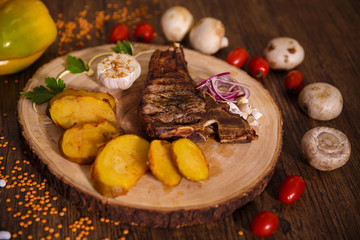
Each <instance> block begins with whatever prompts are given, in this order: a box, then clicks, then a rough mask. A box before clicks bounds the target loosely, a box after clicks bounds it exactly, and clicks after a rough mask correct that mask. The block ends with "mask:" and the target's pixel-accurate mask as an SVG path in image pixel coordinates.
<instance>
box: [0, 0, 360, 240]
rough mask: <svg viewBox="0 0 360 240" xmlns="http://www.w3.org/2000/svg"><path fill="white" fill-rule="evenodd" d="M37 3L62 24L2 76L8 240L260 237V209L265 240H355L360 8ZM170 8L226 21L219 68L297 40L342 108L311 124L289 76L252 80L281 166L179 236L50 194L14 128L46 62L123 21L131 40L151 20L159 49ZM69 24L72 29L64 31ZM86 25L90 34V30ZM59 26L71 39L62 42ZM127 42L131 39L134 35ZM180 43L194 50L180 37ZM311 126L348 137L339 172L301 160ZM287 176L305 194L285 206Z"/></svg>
mask: <svg viewBox="0 0 360 240" xmlns="http://www.w3.org/2000/svg"><path fill="white" fill-rule="evenodd" d="M43 2H44V3H45V4H46V5H47V7H48V8H49V11H50V13H51V15H52V17H53V19H54V20H55V21H57V22H58V23H59V24H58V30H59V35H58V38H57V40H56V42H54V44H52V45H51V46H50V47H49V49H48V50H47V51H46V52H45V54H44V55H43V56H42V57H41V58H40V59H39V60H38V61H36V62H35V63H34V64H33V65H32V66H30V67H29V68H28V69H26V70H24V71H22V72H19V73H17V74H13V75H8V76H0V109H1V110H0V111H1V115H0V144H1V145H0V178H1V179H6V184H7V185H6V187H4V188H0V206H1V207H0V231H1V230H4V231H9V232H11V234H12V236H13V239H46V238H52V239H81V237H86V239H164V240H165V239H258V237H256V236H255V235H253V234H252V232H251V229H250V222H251V220H252V218H253V217H254V216H255V214H256V213H258V212H259V211H262V210H270V211H274V212H276V213H277V214H278V217H279V221H280V224H279V227H278V229H277V231H276V232H275V233H274V234H273V235H272V236H270V237H268V239H357V238H358V236H360V224H359V223H360V202H359V199H360V180H359V177H358V176H359V172H360V162H359V159H360V152H359V148H358V147H357V145H356V144H357V142H358V141H359V140H358V138H359V136H360V134H359V133H360V124H359V119H360V110H359V109H360V97H359V94H358V91H359V90H358V89H359V87H360V79H359V74H360V71H359V68H358V63H359V62H360V55H359V53H360V45H359V40H358V39H360V33H359V31H358V29H359V27H358V26H359V24H360V2H359V1H353V0H333V1H329V2H324V1H310V0H294V1H282V0H273V1H259V0H255V1H245V0H240V1H237V0H236V1H235V0H227V1H218V0H210V1H205V0H199V1H190V0H185V1H165V0H156V1H145V0H130V1H114V0H99V1H91V0H85V1H70V0H64V1H50V0H44V1H43ZM116 4H117V5H116ZM175 4H181V5H183V6H186V7H187V8H188V9H190V10H191V12H192V14H193V15H194V18H195V19H196V20H199V19H200V18H202V17H207V16H212V17H216V18H218V19H220V20H222V21H223V23H224V25H225V27H226V35H227V37H228V38H229V47H227V48H225V49H222V50H220V51H219V52H218V53H216V54H215V57H217V58H219V59H222V60H225V59H226V56H227V54H228V53H229V52H230V51H231V49H233V48H236V47H243V48H246V49H247V50H248V51H249V55H250V56H257V55H258V56H261V55H262V52H263V49H264V47H265V46H266V44H267V42H268V41H269V40H270V39H272V38H274V37H278V36H289V37H293V38H295V39H297V40H298V41H299V42H300V43H301V44H302V46H303V47H304V49H305V60H304V62H303V63H302V64H301V65H300V66H298V67H297V70H299V71H301V72H302V73H303V75H304V77H305V83H306V84H309V83H313V82H327V83H330V84H332V85H334V86H336V87H337V88H338V89H339V90H340V92H341V93H342V95H343V98H344V109H343V111H342V113H341V114H340V116H339V117H337V118H336V119H334V120H331V121H325V122H322V121H316V120H313V119H311V118H309V117H308V116H307V115H305V114H304V113H303V112H302V111H301V110H300V109H299V107H298V104H297V98H296V96H291V95H288V94H287V93H286V91H285V89H284V79H285V76H286V74H287V71H270V72H269V75H268V76H267V77H266V78H264V79H263V80H259V82H260V83H261V84H262V85H263V86H264V88H265V89H267V90H268V91H269V92H270V94H271V95H272V97H273V98H274V100H275V102H276V103H277V105H278V106H279V109H280V111H281V113H282V117H283V122H284V124H283V134H284V135H283V148H282V152H281V154H280V157H279V161H278V163H277V165H276V167H275V172H274V175H273V177H272V178H271V180H270V182H269V184H268V185H267V187H266V188H265V190H264V191H263V192H262V193H261V194H260V195H259V196H257V197H255V198H254V200H253V201H251V202H250V203H248V204H246V205H244V206H243V207H241V208H240V209H238V210H236V211H234V212H233V214H231V215H230V216H228V217H225V218H222V219H221V220H218V221H215V222H210V223H206V224H200V225H196V226H191V227H182V228H176V229H162V228H148V227H140V226H133V225H130V224H122V223H119V222H117V221H113V220H111V219H109V218H107V217H104V218H102V217H100V216H98V215H97V214H94V213H92V212H91V211H88V210H86V209H85V208H84V205H85V202H83V199H82V198H81V197H80V196H79V195H78V193H77V192H75V191H73V189H71V188H67V187H66V186H62V187H63V188H62V189H60V190H57V189H58V186H57V184H58V183H59V182H58V183H57V182H55V181H52V179H49V178H48V176H46V175H45V173H46V172H48V171H47V165H42V166H38V165H37V164H36V161H34V160H35V157H33V156H31V155H28V153H30V152H31V151H28V150H27V149H26V148H23V143H24V138H23V136H22V134H21V129H20V127H19V126H18V122H17V118H18V112H17V102H18V100H19V92H20V91H22V89H23V88H24V87H25V85H26V83H27V82H28V81H29V79H31V78H32V76H33V75H34V74H35V73H36V71H37V70H38V69H39V68H40V67H41V66H43V65H44V64H46V63H48V62H49V61H51V60H52V59H54V58H56V57H59V56H63V55H66V54H67V53H69V52H70V51H72V50H81V49H84V48H88V47H96V46H99V45H103V44H106V43H108V34H109V33H110V30H111V28H112V26H114V24H116V23H117V22H119V21H121V20H122V19H124V18H123V17H124V16H125V15H126V16H127V19H126V23H127V24H128V25H129V26H130V30H131V32H132V33H133V27H134V26H135V25H136V23H138V22H141V21H148V22H150V23H151V24H153V26H154V28H155V32H156V36H155V37H154V39H153V40H152V43H153V44H159V45H166V44H167V41H166V39H165V38H164V37H163V35H162V33H161V28H160V21H159V20H160V16H161V13H162V12H164V11H165V10H166V9H167V8H169V7H170V6H173V5H175ZM101 14H104V15H106V16H108V19H107V21H105V22H104V24H103V25H99V21H96V19H97V20H99V19H100V18H101ZM62 21H63V23H64V25H62ZM80 23H81V24H80ZM73 24H76V28H75V29H72V30H71V28H70V27H71V26H72V25H73ZM89 24H91V27H92V28H91V29H90V31H89V32H87V31H86V27H89V26H90V25H89ZM80 26H81V27H85V28H81V27H80ZM66 27H67V29H68V31H70V32H72V33H73V36H72V37H70V38H69V39H68V40H69V41H68V42H63V43H61V39H63V40H64V37H65V35H63V33H65V32H66V31H65V28H66ZM130 40H131V41H135V38H134V36H133V35H132V34H131V36H130ZM183 45H184V46H185V47H187V48H191V46H190V44H189V42H188V40H187V39H185V40H184V41H183ZM244 70H247V66H246V67H245V68H244ZM316 126H329V127H334V128H336V129H338V130H341V131H342V132H344V133H345V134H346V135H347V136H348V138H349V140H350V143H351V145H352V153H351V157H350V160H349V162H348V163H347V164H346V165H344V166H343V167H341V168H339V169H336V170H334V171H330V172H322V171H318V170H316V169H314V168H312V167H311V166H309V165H308V164H306V163H305V162H304V161H303V160H302V157H301V153H300V141H301V138H302V136H303V135H304V134H305V132H306V131H308V130H310V129H311V128H313V127H316ZM291 174H296V175H300V176H302V177H303V178H304V180H305V184H306V189H305V192H304V194H303V195H302V196H301V198H300V199H299V200H297V201H296V202H295V203H292V204H289V205H285V204H282V203H281V202H280V201H279V200H278V197H277V194H278V190H279V187H280V184H281V182H282V180H283V179H285V177H286V176H288V175H291ZM60 187H61V185H60ZM63 192H66V194H62V193H63ZM66 196H71V198H72V199H73V200H71V201H70V200H69V199H68V197H66ZM76 199H77V202H76V204H74V203H73V202H74V200H75V201H76ZM95 204H96V203H95ZM99 206H101V205H100V204H99V205H96V206H95V205H94V206H92V207H94V208H99ZM67 237H68V238H67Z"/></svg>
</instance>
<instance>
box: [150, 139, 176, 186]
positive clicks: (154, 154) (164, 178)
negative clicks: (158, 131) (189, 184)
mask: <svg viewBox="0 0 360 240" xmlns="http://www.w3.org/2000/svg"><path fill="white" fill-rule="evenodd" d="M171 148H172V145H171V143H170V142H168V141H165V140H153V141H151V143H150V149H149V153H148V158H149V168H150V170H151V173H152V174H153V175H154V176H155V177H156V178H157V179H159V180H160V181H161V182H163V183H164V184H165V185H167V186H176V185H178V184H179V183H180V181H181V175H180V174H179V172H178V170H177V168H176V166H175V163H174V162H173V159H172V155H171Z"/></svg>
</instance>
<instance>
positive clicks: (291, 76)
mask: <svg viewBox="0 0 360 240" xmlns="http://www.w3.org/2000/svg"><path fill="white" fill-rule="evenodd" d="M303 88H304V76H303V75H302V73H301V72H299V71H296V70H293V71H291V72H289V73H288V75H287V76H286V78H285V90H286V91H287V92H288V93H290V94H299V93H300V91H301V90H302V89H303Z"/></svg>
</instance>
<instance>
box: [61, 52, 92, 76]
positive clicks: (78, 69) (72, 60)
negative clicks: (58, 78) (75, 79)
mask: <svg viewBox="0 0 360 240" xmlns="http://www.w3.org/2000/svg"><path fill="white" fill-rule="evenodd" d="M66 60H67V62H68V65H66V66H65V68H66V70H69V71H70V72H71V73H82V72H87V71H89V66H88V65H87V64H86V63H85V62H84V61H83V60H82V59H81V58H76V57H74V56H71V55H68V56H67V57H66Z"/></svg>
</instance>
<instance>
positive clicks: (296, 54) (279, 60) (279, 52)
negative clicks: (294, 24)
mask: <svg viewBox="0 0 360 240" xmlns="http://www.w3.org/2000/svg"><path fill="white" fill-rule="evenodd" d="M264 56H265V59H266V60H267V61H268V63H269V66H270V68H271V69H274V70H290V69H293V68H295V67H297V66H298V65H299V64H300V63H302V61H303V60H304V57H305V52H304V48H303V47H302V46H301V45H300V44H299V42H298V41H296V40H295V39H293V38H289V37H278V38H274V39H272V40H270V41H269V42H268V44H267V46H266V47H265V49H264Z"/></svg>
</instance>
